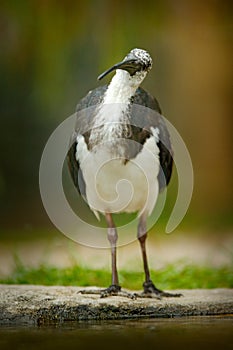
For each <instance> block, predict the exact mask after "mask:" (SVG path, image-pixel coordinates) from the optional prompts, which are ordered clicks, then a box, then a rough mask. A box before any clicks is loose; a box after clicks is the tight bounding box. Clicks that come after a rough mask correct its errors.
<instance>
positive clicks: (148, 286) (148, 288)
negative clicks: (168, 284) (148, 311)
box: [142, 281, 183, 299]
mask: <svg viewBox="0 0 233 350" xmlns="http://www.w3.org/2000/svg"><path fill="white" fill-rule="evenodd" d="M143 288H144V291H143V293H142V295H143V297H144V298H146V297H149V298H151V297H152V296H153V295H154V296H155V297H157V298H158V299H161V298H162V297H165V298H179V297H181V296H183V295H182V294H181V293H168V292H164V291H162V290H160V289H158V288H156V287H155V285H154V283H153V282H152V281H149V282H144V283H143Z"/></svg>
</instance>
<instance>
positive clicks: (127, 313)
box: [0, 285, 233, 325]
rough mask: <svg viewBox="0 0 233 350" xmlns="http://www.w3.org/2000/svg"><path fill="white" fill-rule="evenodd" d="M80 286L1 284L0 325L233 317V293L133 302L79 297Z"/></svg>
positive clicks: (219, 291) (186, 292)
mask: <svg viewBox="0 0 233 350" xmlns="http://www.w3.org/2000/svg"><path fill="white" fill-rule="evenodd" d="M79 291H80V288H78V287H58V286H56V287H55V286H54V287H45V286H32V285H0V324H2V325H3V324H5V325H9V324H10V325H20V324H35V325H40V324H47V323H48V324H49V323H64V322H67V321H80V320H104V319H106V320H107V319H108V320H110V319H135V318H156V317H181V316H202V315H203V316H204V315H226V314H233V290H230V289H212V290H182V291H179V292H181V293H182V294H183V296H182V297H180V298H163V299H162V300H158V299H148V298H146V299H145V298H136V299H134V300H132V299H129V298H125V297H119V296H111V297H108V298H100V297H99V296H98V295H94V294H92V295H90V294H86V295H83V294H80V293H79Z"/></svg>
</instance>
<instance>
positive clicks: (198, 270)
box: [0, 261, 233, 290]
mask: <svg viewBox="0 0 233 350" xmlns="http://www.w3.org/2000/svg"><path fill="white" fill-rule="evenodd" d="M119 278H120V284H121V285H122V286H123V287H124V288H128V289H132V290H137V289H141V288H142V282H143V280H144V275H143V273H142V272H129V271H122V270H120V271H119ZM151 278H152V280H153V281H154V283H155V284H156V286H157V287H158V288H161V289H194V288H233V270H232V269H231V268H230V267H220V268H211V267H199V266H193V265H184V264H182V263H179V264H177V263H176V264H174V265H167V266H166V267H165V268H163V269H161V270H158V271H151ZM110 281H111V274H110V271H107V270H100V269H99V270H93V269H90V268H85V267H82V266H77V265H75V266H72V267H68V268H63V269H58V268H55V267H48V266H44V265H41V266H40V267H39V268H28V267H25V266H23V264H22V263H21V262H20V261H17V263H16V268H15V271H14V272H13V274H12V275H11V276H10V277H8V278H5V279H0V283H5V284H37V285H39V284H41V285H64V286H100V287H107V286H108V285H109V284H110Z"/></svg>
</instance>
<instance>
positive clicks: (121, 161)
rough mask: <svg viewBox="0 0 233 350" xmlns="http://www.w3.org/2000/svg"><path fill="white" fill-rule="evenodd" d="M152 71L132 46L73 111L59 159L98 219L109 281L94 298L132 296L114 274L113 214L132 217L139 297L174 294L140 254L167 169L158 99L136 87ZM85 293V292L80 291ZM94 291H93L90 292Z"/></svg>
mask: <svg viewBox="0 0 233 350" xmlns="http://www.w3.org/2000/svg"><path fill="white" fill-rule="evenodd" d="M151 68H152V58H151V56H150V54H149V53H148V52H147V51H146V50H144V49H138V48H134V49H132V50H131V51H130V52H129V53H128V54H127V55H126V56H125V57H124V58H123V60H122V61H120V62H119V63H116V64H114V65H113V66H111V67H110V68H109V69H107V70H106V71H104V72H103V73H102V74H101V75H99V77H98V80H102V79H103V78H105V77H106V76H107V75H108V74H110V73H111V72H115V74H114V76H113V77H112V79H111V81H110V83H109V84H107V85H102V86H99V87H97V88H95V89H93V90H91V91H89V92H88V93H87V95H86V96H85V97H83V98H82V99H81V100H80V102H79V103H78V105H77V107H76V118H77V119H76V125H75V130H74V133H73V135H72V136H71V141H70V145H71V146H70V148H69V151H68V154H67V159H68V166H69V171H70V174H71V177H72V180H73V183H74V185H75V187H76V188H77V189H78V191H79V193H80V194H81V195H82V196H83V197H84V198H85V200H86V202H87V204H88V206H89V208H90V210H92V211H93V212H94V214H95V215H96V217H97V218H99V215H100V214H101V215H104V217H105V220H106V223H107V238H108V241H109V244H110V248H111V267H112V278H111V284H110V286H109V287H107V288H104V289H101V290H100V291H98V293H100V295H101V297H107V296H112V295H121V293H123V295H126V296H127V295H128V294H129V295H130V297H132V295H134V296H135V293H134V294H132V293H128V292H124V291H123V290H122V288H121V285H120V283H119V278H118V269H117V240H118V233H117V227H116V225H115V223H114V220H113V214H120V213H137V216H138V226H137V239H138V241H139V244H140V247H141V253H142V260H143V266H144V273H145V281H144V283H143V291H142V293H141V294H140V295H141V296H143V297H155V298H159V299H160V298H162V297H179V296H181V294H175V293H168V292H165V291H163V290H160V289H158V288H157V287H156V286H155V284H154V283H153V281H152V280H151V275H150V269H149V264H148V258H147V251H146V238H147V235H148V233H147V228H146V222H147V218H148V217H149V216H150V215H151V213H152V211H153V209H154V207H155V205H156V202H157V199H158V195H159V193H160V192H161V191H162V190H163V189H164V188H165V187H166V186H167V185H168V184H169V182H170V178H171V174H172V167H173V150H172V145H171V140H170V135H169V132H168V129H167V126H166V123H165V121H164V118H163V117H162V112H161V109H160V106H159V103H158V101H157V100H156V99H155V98H154V97H153V96H152V95H151V94H150V93H149V92H147V91H146V90H144V89H143V88H142V87H141V83H142V82H143V80H144V79H145V77H146V76H147V74H148V72H149V71H150V70H151ZM83 293H85V291H83ZM93 293H94V291H93Z"/></svg>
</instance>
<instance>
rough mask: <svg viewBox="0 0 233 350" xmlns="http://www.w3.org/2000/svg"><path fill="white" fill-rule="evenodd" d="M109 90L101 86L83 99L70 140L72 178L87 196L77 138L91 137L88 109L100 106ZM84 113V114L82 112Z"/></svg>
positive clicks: (69, 152)
mask: <svg viewBox="0 0 233 350" xmlns="http://www.w3.org/2000/svg"><path fill="white" fill-rule="evenodd" d="M106 90H107V85H104V86H100V87H98V88H96V89H94V90H92V91H89V92H88V94H87V95H86V96H85V97H83V98H82V99H81V101H80V102H79V103H78V105H77V107H76V114H77V121H76V126H75V132H74V133H73V135H72V137H71V140H70V148H69V151H68V154H67V161H68V166H69V170H70V174H71V177H72V179H73V182H74V185H75V186H76V188H77V189H78V191H79V193H81V194H82V195H84V196H85V192H86V191H85V190H86V186H85V182H84V179H83V174H82V171H81V169H80V168H79V163H78V161H77V160H76V148H77V141H76V139H77V136H78V135H79V134H84V137H85V138H88V137H89V132H88V130H89V125H90V118H91V114H90V113H85V110H86V109H87V108H88V107H91V106H95V105H99V104H100V103H101V102H102V100H103V96H104V93H105V91H106ZM81 111H83V112H81Z"/></svg>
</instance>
